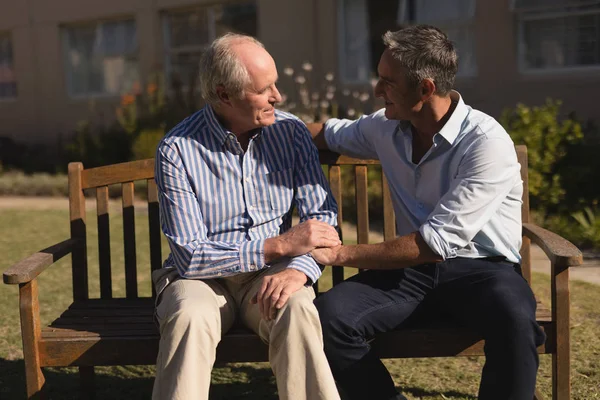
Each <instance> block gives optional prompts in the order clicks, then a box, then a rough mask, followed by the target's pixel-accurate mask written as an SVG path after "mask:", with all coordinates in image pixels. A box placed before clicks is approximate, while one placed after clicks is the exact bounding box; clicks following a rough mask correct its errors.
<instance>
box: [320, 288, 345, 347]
mask: <svg viewBox="0 0 600 400" xmlns="http://www.w3.org/2000/svg"><path fill="white" fill-rule="evenodd" d="M315 306H316V309H317V312H318V313H319V318H320V320H321V326H322V329H323V335H324V338H325V341H326V342H327V340H328V339H331V338H333V337H334V336H338V335H339V334H341V333H342V332H349V331H351V330H352V324H351V323H349V322H348V321H347V319H348V315H347V313H345V312H344V304H343V302H342V301H339V299H337V298H336V296H335V293H331V292H326V293H324V294H322V295H321V296H319V297H318V298H317V299H316V300H315Z"/></svg>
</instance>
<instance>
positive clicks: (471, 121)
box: [464, 108, 511, 140]
mask: <svg viewBox="0 0 600 400" xmlns="http://www.w3.org/2000/svg"><path fill="white" fill-rule="evenodd" d="M465 122H466V124H465V126H464V132H465V133H466V134H467V135H468V136H471V137H472V138H473V139H475V138H487V139H507V140H511V139H510V136H509V135H508V133H507V132H506V129H504V127H503V126H502V125H501V124H500V123H499V122H498V121H497V120H496V119H495V118H494V117H492V116H490V115H488V114H486V113H484V112H483V111H480V110H476V109H474V108H471V109H470V110H469V114H468V116H467V118H466V121H465Z"/></svg>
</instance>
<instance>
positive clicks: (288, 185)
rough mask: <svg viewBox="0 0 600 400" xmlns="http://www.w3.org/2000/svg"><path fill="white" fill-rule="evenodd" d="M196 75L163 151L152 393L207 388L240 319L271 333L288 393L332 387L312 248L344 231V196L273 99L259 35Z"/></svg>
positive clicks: (236, 42)
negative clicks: (340, 225) (163, 241)
mask: <svg viewBox="0 0 600 400" xmlns="http://www.w3.org/2000/svg"><path fill="white" fill-rule="evenodd" d="M200 74H201V76H200V78H201V91H202V95H203V97H204V99H205V100H206V102H207V105H206V106H205V107H204V108H203V109H201V110H200V111H198V112H196V113H195V114H193V115H192V116H190V117H188V118H187V119H185V120H184V121H182V122H181V123H180V124H179V125H177V126H176V127H175V128H173V130H172V131H171V132H169V133H168V134H167V135H166V136H165V138H164V139H163V140H162V141H161V143H160V144H159V146H158V150H157V155H156V182H157V185H158V190H159V200H160V211H161V223H162V229H163V232H164V234H165V236H166V237H167V239H168V242H169V245H170V248H171V255H170V256H169V257H168V258H167V260H166V261H165V263H164V268H162V269H161V270H159V271H157V272H156V273H155V274H154V276H153V280H154V282H155V285H156V289H157V293H158V301H157V307H156V317H157V321H158V323H159V325H160V334H161V339H160V348H159V354H158V359H157V371H156V380H155V384H154V390H153V398H154V399H160V400H167V399H169V400H171V399H190V400H197V399H207V398H208V393H209V385H210V374H211V369H212V366H213V363H214V361H215V351H216V347H217V344H218V343H219V340H220V338H221V336H222V335H223V334H224V333H225V332H227V330H228V329H229V328H230V327H231V326H232V324H233V323H234V321H235V320H239V322H241V323H242V324H244V325H245V326H247V327H249V328H250V329H252V330H253V331H254V332H256V333H257V334H258V335H259V336H260V337H261V338H262V340H263V341H265V342H266V343H268V344H269V360H270V362H271V367H272V369H273V372H274V374H275V377H276V380H277V389H278V392H279V397H280V398H281V399H310V400H313V399H338V398H339V396H338V393H337V389H336V386H335V382H334V380H333V377H332V374H331V371H330V369H329V365H328V363H327V359H326V357H325V354H324V352H323V340H322V333H321V325H320V323H319V317H318V313H317V310H316V308H315V306H314V304H313V299H314V296H315V295H314V292H313V289H312V287H311V284H312V283H314V282H315V281H316V280H317V279H318V278H319V276H320V274H321V269H320V268H319V266H318V265H317V263H316V262H315V261H314V259H313V258H312V257H311V256H310V255H309V254H307V253H309V252H310V251H311V250H313V249H315V248H319V247H328V246H336V245H339V244H340V241H339V237H338V235H337V232H336V230H335V228H334V227H333V225H335V224H336V214H337V205H336V203H335V200H334V199H333V197H332V195H331V193H330V191H329V188H328V186H327V183H326V181H325V178H324V176H323V172H322V170H321V167H320V165H319V159H318V153H317V150H316V148H315V146H314V145H313V143H312V141H311V136H310V133H309V132H308V130H307V129H306V127H305V126H304V125H303V124H302V123H301V122H300V121H299V120H298V119H297V118H295V117H293V116H291V115H289V114H285V113H282V112H279V111H278V110H276V109H275V104H276V103H277V102H279V101H281V96H280V94H279V92H278V90H277V87H276V86H275V83H276V81H277V70H276V67H275V63H274V61H273V59H272V58H271V56H270V55H269V53H268V52H267V51H266V50H265V49H264V47H263V45H262V44H261V43H260V42H258V41H257V40H255V39H253V38H251V37H247V36H241V35H235V34H228V35H225V36H223V37H221V38H219V39H217V40H215V42H214V43H213V44H212V46H211V47H210V49H208V50H207V51H206V53H205V54H204V55H203V57H202V61H201V63H200ZM293 205H296V206H297V208H298V212H299V215H300V219H301V223H300V224H298V225H296V226H294V227H293V228H292V227H291V210H292V208H293Z"/></svg>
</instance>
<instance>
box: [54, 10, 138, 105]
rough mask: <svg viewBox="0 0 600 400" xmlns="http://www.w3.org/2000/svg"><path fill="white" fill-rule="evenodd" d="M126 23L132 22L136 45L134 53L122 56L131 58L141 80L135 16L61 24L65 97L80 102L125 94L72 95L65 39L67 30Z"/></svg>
mask: <svg viewBox="0 0 600 400" xmlns="http://www.w3.org/2000/svg"><path fill="white" fill-rule="evenodd" d="M127 21H132V22H133V25H134V29H135V32H136V43H135V51H133V52H132V53H126V54H124V56H125V58H126V59H127V58H130V57H133V58H134V59H135V61H136V63H137V72H138V75H139V78H140V79H141V71H142V68H141V65H140V44H139V39H138V38H137V33H138V21H137V18H136V16H135V15H125V16H119V17H113V18H110V17H107V18H101V19H94V20H88V21H77V22H72V23H65V24H61V25H60V42H61V46H62V55H63V57H62V63H63V71H64V77H65V88H66V92H67V96H68V97H69V98H70V99H74V100H81V99H103V98H119V97H121V96H123V94H126V93H127V92H124V93H110V92H86V93H73V89H72V83H71V79H72V78H71V77H70V72H71V71H70V66H69V62H68V57H69V55H68V52H69V50H70V47H69V42H68V37H67V31H68V30H69V29H77V28H85V27H90V26H94V27H95V29H98V28H99V26H100V25H103V24H107V23H115V22H127Z"/></svg>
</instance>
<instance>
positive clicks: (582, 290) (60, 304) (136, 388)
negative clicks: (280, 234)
mask: <svg viewBox="0 0 600 400" xmlns="http://www.w3.org/2000/svg"><path fill="white" fill-rule="evenodd" d="M136 218H138V219H139V220H140V221H141V220H142V219H144V220H145V219H146V214H145V213H144V211H143V210H140V211H139V213H138V214H136ZM110 223H111V237H112V239H113V242H112V243H111V248H112V250H113V254H112V263H113V277H118V276H124V272H123V271H122V270H121V271H117V270H118V269H119V268H118V266H119V265H123V250H122V241H121V239H122V224H121V218H120V216H119V215H118V214H115V215H112V216H111V221H110ZM137 225H138V228H137V229H138V231H137V242H138V254H137V257H138V258H137V259H138V268H139V274H138V276H139V282H138V284H139V290H140V294H142V295H149V294H150V293H151V292H150V290H151V289H150V282H149V279H148V272H147V271H148V268H149V267H148V265H149V259H148V256H147V248H148V228H147V224H143V223H138V224H137ZM95 226H96V221H95V216H94V215H93V214H89V215H88V232H90V235H89V237H88V246H89V247H88V254H89V256H90V258H91V259H92V260H93V259H94V255H96V254H97V241H96V237H95V236H93V235H92V234H91V233H92V232H94V231H95ZM68 232H69V225H68V212H66V211H59V210H45V211H41V210H6V209H0V253H1V254H3V261H2V263H0V270H1V271H3V270H4V269H6V267H8V266H9V265H11V264H12V263H13V262H15V261H17V260H19V259H21V258H23V257H24V256H26V255H29V254H30V253H32V252H35V251H37V250H39V249H41V248H43V247H46V246H49V245H51V244H53V243H56V242H58V241H60V240H63V239H65V238H67V237H68ZM163 254H166V247H165V251H163ZM69 261H70V259H69V257H67V258H66V259H65V260H61V261H60V262H58V263H57V264H55V265H53V266H52V267H50V268H49V269H48V270H46V271H45V272H44V273H43V274H42V275H41V276H40V278H39V286H40V298H41V299H40V304H41V316H42V322H43V323H49V322H50V321H51V320H53V319H54V318H56V317H57V316H58V314H59V313H60V311H61V310H63V309H64V308H65V307H66V306H67V305H68V304H69V302H70V299H71V274H70V265H69ZM89 268H90V296H91V297H98V296H99V288H98V284H97V279H96V278H97V276H98V265H97V263H96V264H94V263H91V264H90V265H89ZM321 286H322V287H327V286H330V277H328V276H325V277H324V278H323V281H322V283H321ZM571 289H572V298H571V299H572V321H571V326H572V328H571V333H572V382H573V383H572V386H573V399H581V400H590V399H600V337H599V336H600V335H599V333H600V307H598V304H599V303H600V290H599V289H600V288H599V287H598V286H595V285H591V284H586V283H582V282H572V283H571ZM534 290H535V291H536V293H537V295H538V297H540V298H542V299H543V300H545V301H546V302H547V301H548V298H549V278H548V276H547V275H543V274H534ZM113 293H114V295H115V296H119V297H120V296H123V295H124V286H114V287H113ZM17 300H18V299H17V288H16V287H15V286H8V285H3V284H2V285H0V308H1V309H2V310H3V317H2V322H1V323H0V399H3V400H5V399H21V398H24V397H25V391H24V387H25V382H24V376H23V375H24V374H23V360H22V350H21V340H20V330H19V316H18V301H17ZM386 363H387V365H388V367H389V368H390V370H391V371H392V373H393V376H394V379H395V381H396V384H397V385H398V387H400V388H401V389H402V390H403V392H404V393H405V395H406V396H407V397H408V398H409V399H475V395H476V392H477V385H478V381H479V374H480V371H481V366H482V359H481V358H473V357H463V358H448V359H444V358H439V359H410V360H387V361H386ZM75 372H76V370H75V369H46V378H47V384H48V388H49V391H50V395H51V398H53V399H75V398H78V379H77V375H76V374H75ZM97 372H98V374H97V379H96V383H97V387H98V393H97V398H98V399H148V398H150V394H151V391H152V382H153V374H154V367H153V366H128V367H100V368H97ZM538 376H539V379H538V381H539V387H540V389H541V391H542V392H543V393H544V394H546V395H547V396H549V394H550V376H551V362H550V357H547V356H542V357H541V368H540V372H539V375H538ZM212 381H213V385H212V394H211V399H276V398H277V396H276V388H275V383H274V379H273V376H272V373H271V371H270V369H269V367H268V364H264V363H258V364H230V365H227V366H225V367H220V368H215V370H214V371H213V376H212Z"/></svg>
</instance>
